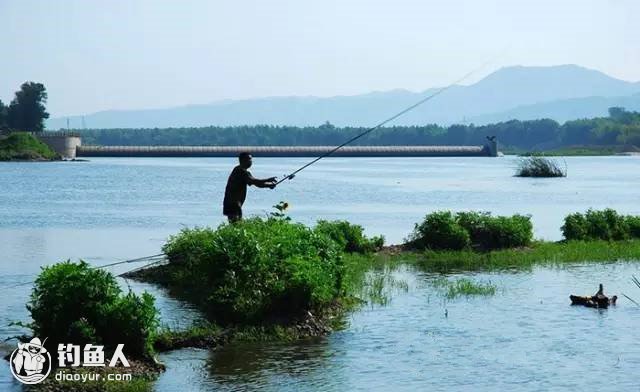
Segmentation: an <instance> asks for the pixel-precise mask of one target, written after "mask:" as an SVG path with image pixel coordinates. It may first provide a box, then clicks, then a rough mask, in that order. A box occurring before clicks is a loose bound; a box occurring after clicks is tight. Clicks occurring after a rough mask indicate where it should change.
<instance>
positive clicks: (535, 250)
mask: <svg viewBox="0 0 640 392" xmlns="http://www.w3.org/2000/svg"><path fill="white" fill-rule="evenodd" d="M380 257H381V258H382V259H384V260H386V261H387V262H405V263H409V264H414V265H417V266H418V267H420V268H421V269H423V270H425V271H429V272H451V271H494V270H513V269H518V270H526V269H531V268H532V267H533V266H535V265H552V266H559V265H564V264H569V263H576V262H613V261H632V260H640V240H629V241H586V242H585V241H567V242H535V243H533V244H532V245H531V246H530V247H527V248H519V249H503V250H494V251H491V252H482V253H481V252H475V251H471V250H461V251H425V252H420V253H419V252H413V253H401V254H398V255H381V256H380Z"/></svg>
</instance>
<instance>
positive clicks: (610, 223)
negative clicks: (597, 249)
mask: <svg viewBox="0 0 640 392" xmlns="http://www.w3.org/2000/svg"><path fill="white" fill-rule="evenodd" d="M562 234H563V235H564V237H565V238H566V239H568V240H582V241H586V240H606V241H619V240H626V239H630V238H640V216H632V215H621V214H618V212H616V211H615V210H612V209H610V208H608V209H605V210H600V211H598V210H592V209H590V210H588V211H587V212H586V213H584V214H582V213H579V212H576V213H574V214H571V215H568V216H567V217H566V218H565V220H564V225H563V226H562Z"/></svg>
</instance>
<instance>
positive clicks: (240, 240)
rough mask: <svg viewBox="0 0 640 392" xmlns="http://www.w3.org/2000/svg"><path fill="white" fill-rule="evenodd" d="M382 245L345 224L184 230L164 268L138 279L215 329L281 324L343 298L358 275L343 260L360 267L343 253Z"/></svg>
mask: <svg viewBox="0 0 640 392" xmlns="http://www.w3.org/2000/svg"><path fill="white" fill-rule="evenodd" d="M381 241H382V240H381V238H374V239H369V238H367V237H365V236H364V235H363V234H362V228H361V227H359V226H355V225H351V224H349V223H347V222H326V221H324V222H320V223H319V224H318V225H317V226H316V227H315V228H309V227H307V226H305V225H302V224H299V223H292V222H291V221H290V220H288V219H286V218H284V217H282V216H277V217H274V216H272V217H269V218H267V219H262V218H251V219H247V220H243V221H240V222H237V223H234V224H223V225H221V226H220V227H218V228H217V229H211V228H194V229H185V230H183V231H182V232H181V233H179V234H178V235H176V236H173V237H171V238H170V239H169V241H168V242H167V244H166V245H165V246H164V248H163V250H164V252H165V253H166V254H167V256H168V258H169V260H170V263H169V264H168V265H166V266H162V267H159V268H158V269H156V271H155V272H149V271H146V272H143V273H142V274H137V277H138V278H141V279H145V280H151V281H155V282H158V283H161V284H163V285H165V286H167V287H169V289H170V290H171V291H172V292H173V293H175V294H176V295H177V296H179V297H181V298H184V299H186V300H188V301H190V302H192V303H194V304H195V305H197V306H198V307H199V308H200V309H201V310H203V311H204V312H205V314H206V315H207V317H208V318H209V320H211V321H212V322H214V323H216V324H219V325H223V326H227V325H232V324H235V325H263V324H269V323H272V322H273V323H276V324H286V323H288V322H291V321H294V320H297V321H300V320H301V319H304V318H305V315H307V314H322V313H323V310H325V309H327V308H331V307H332V306H334V304H335V302H336V301H338V300H339V299H341V298H344V297H345V295H346V294H345V293H346V291H347V290H348V287H347V284H346V283H345V282H350V281H352V278H351V276H352V271H355V270H356V269H357V268H354V267H352V266H349V267H347V266H346V260H349V263H353V262H361V261H362V262H365V260H364V259H362V258H359V257H353V258H351V257H349V256H348V254H346V253H345V252H364V253H366V252H368V251H372V250H374V249H376V248H377V247H378V246H380V245H381ZM354 254H356V253H354ZM307 321H308V320H307Z"/></svg>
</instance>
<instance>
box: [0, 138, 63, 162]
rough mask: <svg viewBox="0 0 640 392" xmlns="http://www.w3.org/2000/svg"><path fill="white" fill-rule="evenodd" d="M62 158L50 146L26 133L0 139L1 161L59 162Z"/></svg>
mask: <svg viewBox="0 0 640 392" xmlns="http://www.w3.org/2000/svg"><path fill="white" fill-rule="evenodd" d="M60 159H61V157H60V155H58V154H57V153H56V152H54V151H53V150H52V149H51V148H49V146H47V145H46V144H44V143H42V142H41V141H40V140H38V139H37V138H36V137H34V136H33V135H31V134H29V133H26V132H13V133H11V134H9V135H8V136H7V137H4V138H0V161H29V162H35V161H57V160H60Z"/></svg>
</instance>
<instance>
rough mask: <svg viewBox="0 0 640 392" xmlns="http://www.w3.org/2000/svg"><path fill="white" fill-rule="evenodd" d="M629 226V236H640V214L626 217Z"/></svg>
mask: <svg viewBox="0 0 640 392" xmlns="http://www.w3.org/2000/svg"><path fill="white" fill-rule="evenodd" d="M625 220H626V222H627V226H628V227H629V236H630V237H632V238H640V216H631V215H629V216H627V217H625Z"/></svg>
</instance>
